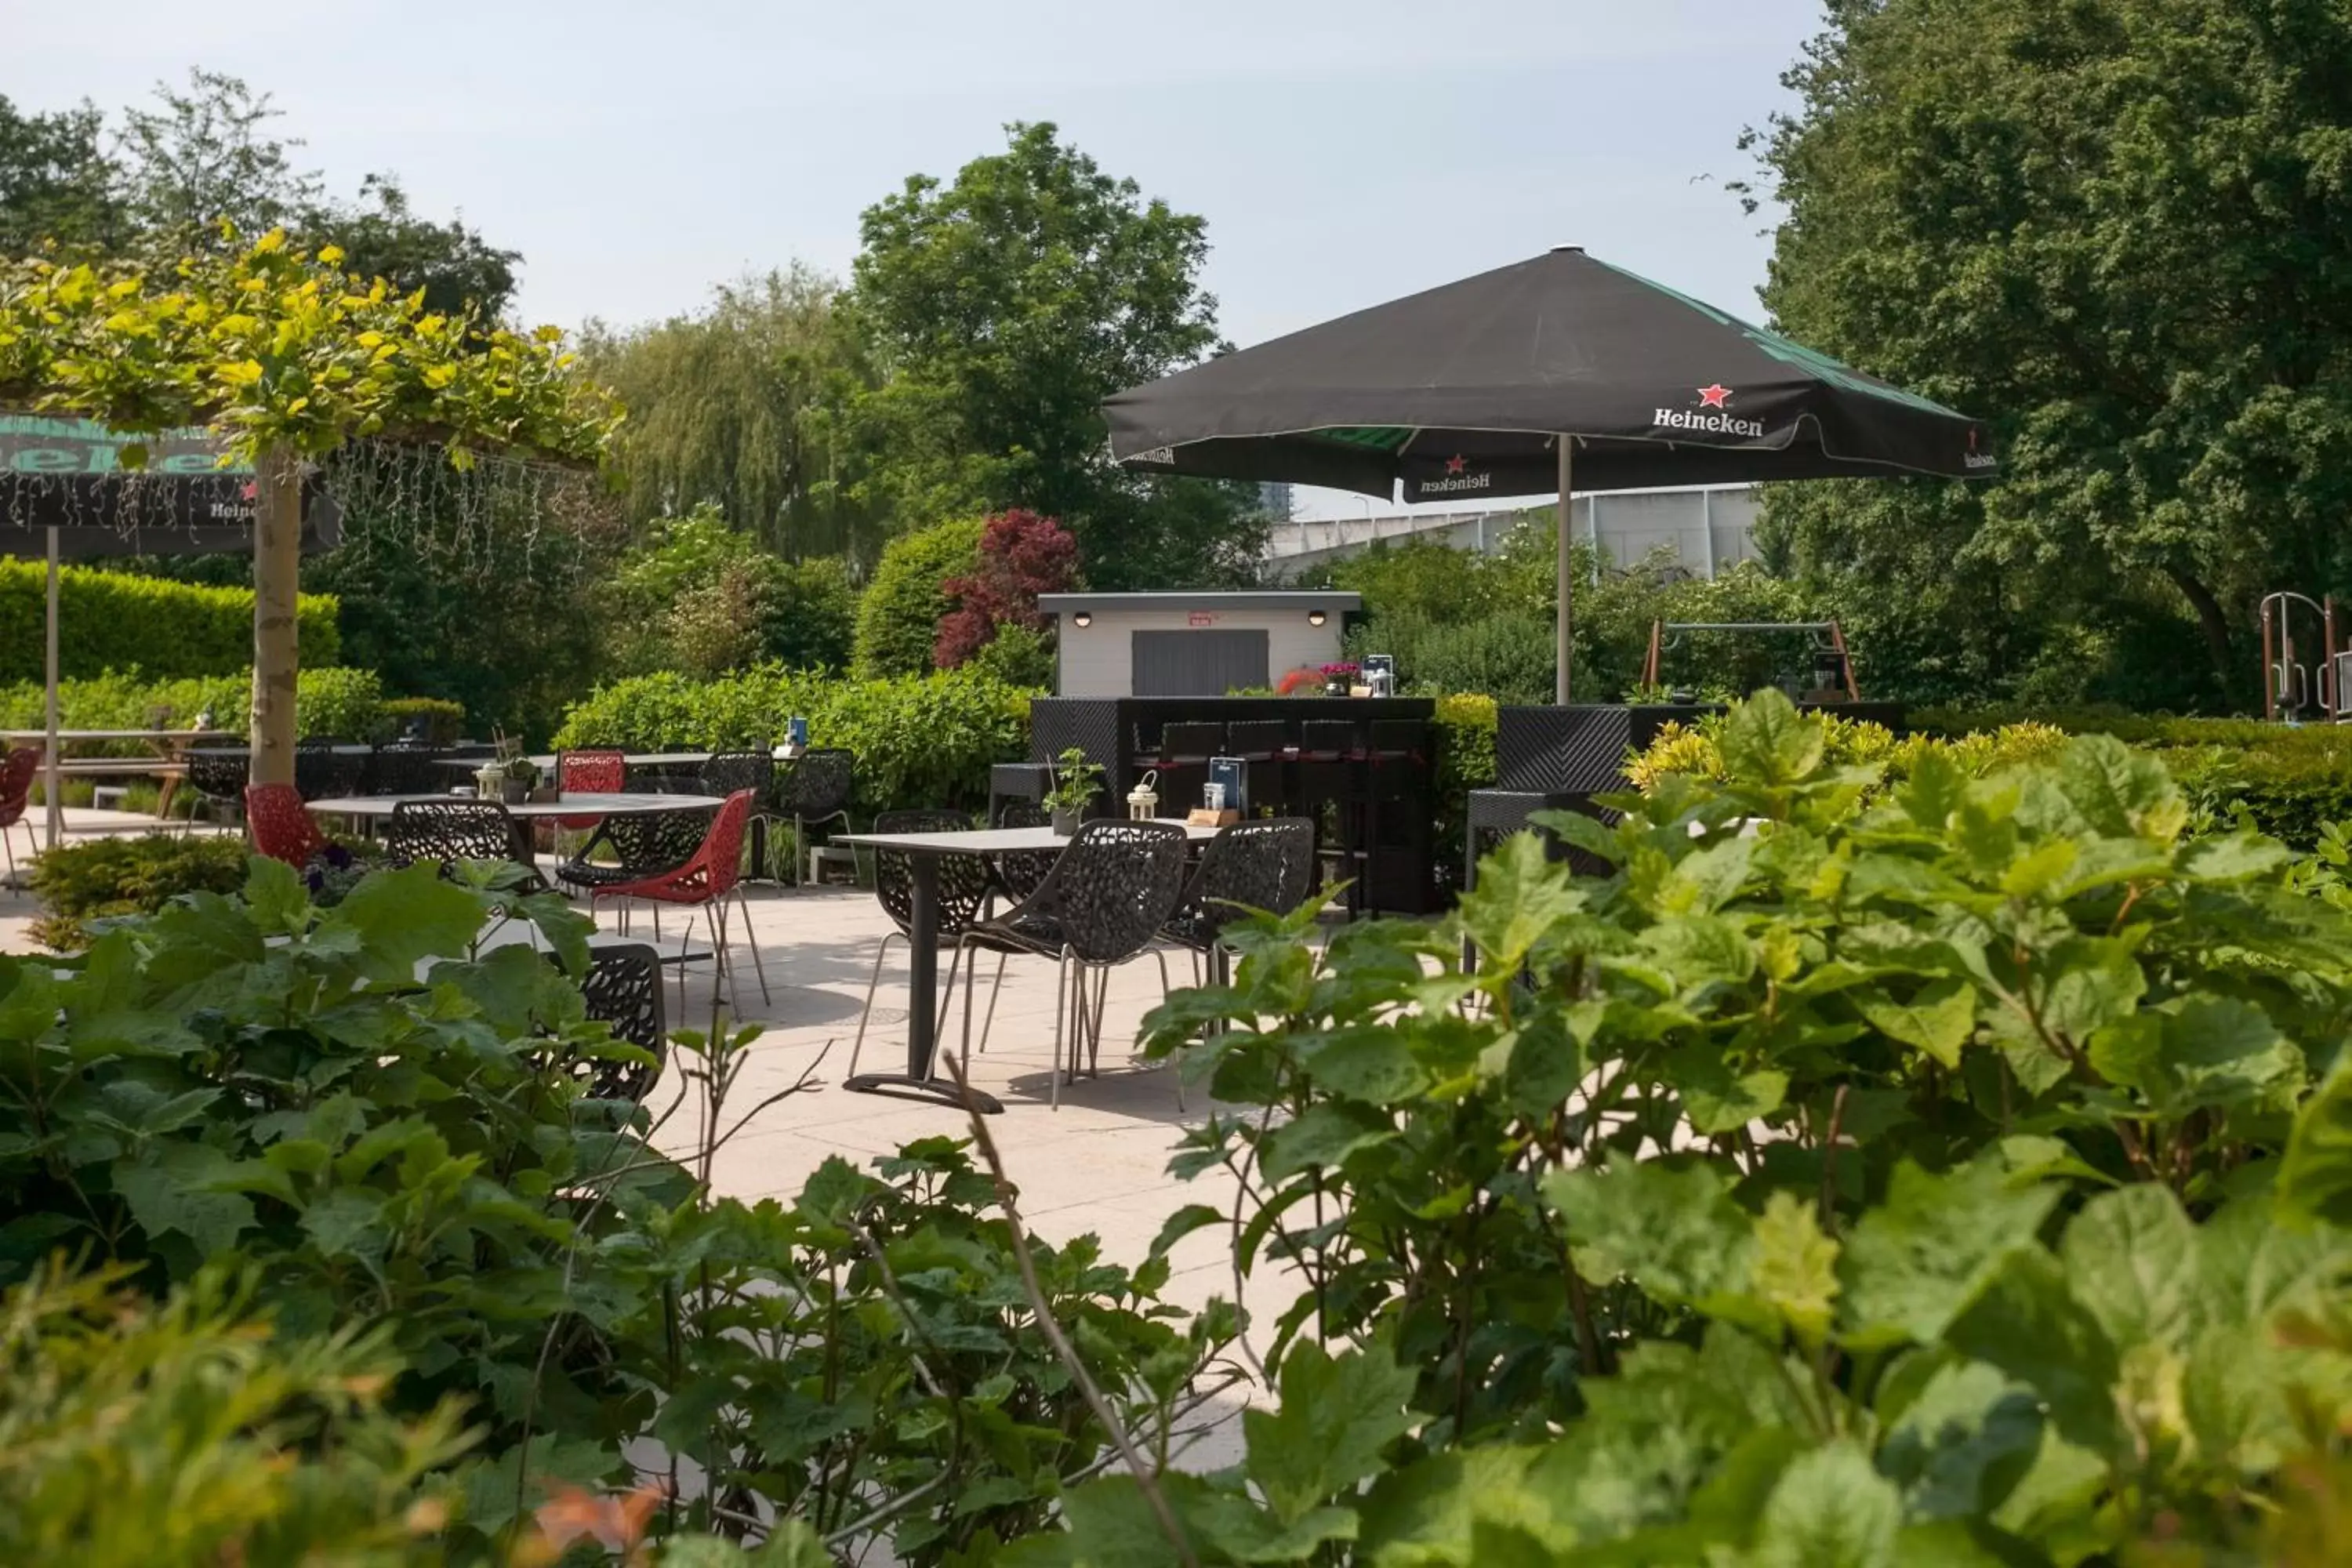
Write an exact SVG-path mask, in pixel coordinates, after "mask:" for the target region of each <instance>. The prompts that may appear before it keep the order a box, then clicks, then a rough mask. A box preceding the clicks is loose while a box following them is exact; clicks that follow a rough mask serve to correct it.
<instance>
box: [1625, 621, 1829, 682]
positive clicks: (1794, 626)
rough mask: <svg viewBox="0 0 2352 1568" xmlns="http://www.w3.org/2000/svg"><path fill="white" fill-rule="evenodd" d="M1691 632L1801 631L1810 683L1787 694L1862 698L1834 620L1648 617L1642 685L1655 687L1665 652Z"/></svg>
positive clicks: (1758, 633) (1748, 633)
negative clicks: (1806, 647)
mask: <svg viewBox="0 0 2352 1568" xmlns="http://www.w3.org/2000/svg"><path fill="white" fill-rule="evenodd" d="M1691 632H1733V633H1739V634H1742V635H1763V634H1768V633H1788V632H1803V633H1805V634H1807V635H1809V636H1810V637H1811V638H1812V645H1811V653H1812V685H1811V688H1809V689H1800V690H1792V691H1790V693H1789V695H1790V697H1792V698H1796V699H1798V700H1803V701H1810V702H1859V701H1861V700H1862V689H1861V688H1860V687H1858V686H1856V685H1855V684H1854V679H1853V658H1852V657H1850V656H1849V655H1848V654H1847V652H1846V647H1845V634H1844V633H1843V632H1842V631H1840V630H1839V629H1838V624H1837V623H1836V622H1835V621H1652V622H1651V623H1650V651H1649V653H1648V654H1647V655H1646V656H1645V657H1644V658H1643V660H1642V684H1643V687H1645V688H1647V689H1652V690H1655V689H1657V688H1658V686H1659V684H1660V683H1659V679H1658V669H1659V666H1660V664H1661V663H1662V662H1663V661H1664V656H1665V654H1666V653H1667V652H1668V650H1670V649H1671V648H1673V647H1675V644H1677V643H1678V642H1680V641H1681V640H1682V638H1683V637H1684V635H1685V634H1686V633H1691Z"/></svg>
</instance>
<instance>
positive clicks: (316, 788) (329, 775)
mask: <svg viewBox="0 0 2352 1568" xmlns="http://www.w3.org/2000/svg"><path fill="white" fill-rule="evenodd" d="M367 764H368V755H367V752H365V751H364V750H362V749H360V748H359V747H357V746H354V745H353V744H352V742H349V741H338V740H336V739H334V738H333V737H331V736H327V735H306V736H304V737H303V738H302V739H300V740H299V741H297V742H294V793H295V794H297V795H300V796H301V797H302V798H303V799H304V800H306V801H311V800H331V799H332V798H334V797H335V796H338V795H357V794H358V793H359V790H360V778H361V775H362V773H365V772H366V770H367Z"/></svg>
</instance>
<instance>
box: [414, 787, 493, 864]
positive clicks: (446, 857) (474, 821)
mask: <svg viewBox="0 0 2352 1568" xmlns="http://www.w3.org/2000/svg"><path fill="white" fill-rule="evenodd" d="M384 849H385V851H386V852H387V853H388V854H390V855H391V857H392V858H393V860H394V863H395V864H398V865H402V866H413V865H415V864H416V863H417V862H418V861H420V860H422V861H426V862H434V861H437V862H439V863H440V864H442V865H444V866H446V865H448V864H450V863H451V862H453V861H457V860H510V859H512V858H514V819H513V818H512V817H510V816H508V815H507V808H506V807H505V806H503V805H499V803H498V802H496V801H489V800H404V801H402V802H401V803H400V804H399V805H395V806H394V807H393V808H392V826H391V828H390V829H389V830H387V831H386V832H385V834H384Z"/></svg>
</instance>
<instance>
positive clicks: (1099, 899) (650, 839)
mask: <svg viewBox="0 0 2352 1568" xmlns="http://www.w3.org/2000/svg"><path fill="white" fill-rule="evenodd" d="M484 761H485V758H484V756H483V754H482V753H481V752H480V751H479V749H477V748H466V749H449V748H435V747H430V746H424V745H410V746H362V745H358V744H355V743H352V742H341V741H337V740H333V739H331V738H320V739H315V740H309V741H305V742H302V743H301V745H300V746H299V749H298V751H297V754H296V766H295V775H296V776H295V782H294V783H293V784H248V783H247V782H246V774H247V763H248V754H247V752H246V751H245V749H244V748H242V747H240V746H235V745H223V746H214V747H199V748H193V749H191V751H190V752H188V765H189V773H188V782H189V784H190V786H191V787H192V788H193V789H194V790H196V791H197V792H199V793H200V794H201V795H203V796H204V797H205V800H207V801H208V802H211V803H213V804H214V805H215V806H216V807H219V808H222V809H223V810H224V811H226V810H227V809H240V810H241V811H242V814H243V816H244V817H245V819H246V822H247V827H248V831H249V833H250V836H251V839H252V842H253V845H254V847H255V848H256V850H257V852H259V853H261V854H264V855H268V856H270V857H273V858H277V859H279V860H283V861H286V862H288V863H289V864H291V865H294V866H296V867H298V868H306V869H311V868H317V867H319V866H320V865H322V864H329V863H334V862H336V861H338V860H340V861H341V862H343V863H346V864H348V863H351V862H352V853H353V852H352V851H351V850H349V849H346V848H343V847H340V846H337V845H336V844H335V843H334V841H333V840H331V839H330V838H329V837H328V836H327V834H326V833H325V831H324V830H323V828H322V826H321V824H322V823H342V824H350V825H359V826H364V828H365V829H366V830H367V832H368V834H369V836H370V837H371V838H373V840H375V841H374V842H371V843H366V844H362V845H360V846H359V847H358V848H357V851H356V853H357V854H358V856H360V857H361V858H374V857H378V856H380V857H381V859H382V861H383V863H384V864H387V865H392V866H408V865H415V864H439V865H442V866H443V867H445V868H455V867H457V866H458V865H460V864H462V863H469V862H472V863H479V862H490V863H500V862H503V863H507V864H509V865H510V866H511V867H512V868H514V869H512V870H511V871H509V872H506V873H501V874H499V875H498V876H497V877H496V878H494V880H493V886H495V887H498V888H499V889H511V890H513V891H515V892H516V893H518V894H521V893H528V892H536V891H544V890H548V889H555V890H559V891H561V892H562V893H564V894H567V895H570V896H572V897H576V898H579V899H583V900H585V901H586V903H587V904H588V906H589V909H590V911H591V912H592V914H595V913H600V912H601V911H603V910H607V909H610V910H614V917H615V918H614V920H613V921H611V922H601V921H600V925H602V924H604V923H609V924H610V926H611V928H612V929H610V930H604V929H600V930H599V931H597V933H596V934H595V935H594V936H593V938H592V939H591V942H590V956H591V964H590V971H589V973H588V974H587V975H586V976H585V978H584V981H583V985H584V989H585V992H586V995H587V1001H588V1006H589V1013H590V1016H592V1017H601V1018H604V1019H605V1020H606V1021H607V1022H608V1023H610V1024H611V1025H612V1026H613V1027H614V1032H615V1034H616V1036H618V1037H622V1038H625V1039H627V1040H630V1041H631V1042H632V1043H634V1044H636V1045H639V1046H640V1047H644V1048H645V1049H646V1050H647V1051H649V1052H651V1053H653V1055H654V1056H655V1057H656V1058H659V1057H660V1055H661V1051H662V1043H663V1041H664V1040H665V1038H666V1037H667V1017H668V1009H667V1008H666V1007H665V1005H664V1004H663V998H662V991H663V984H662V982H663V979H664V976H665V973H668V974H671V975H674V976H675V978H676V983H677V994H678V998H679V1004H680V1005H681V1006H682V1005H683V1002H684V997H685V975H686V970H687V968H688V966H689V965H696V964H703V963H708V964H709V965H710V966H711V969H712V984H713V986H714V1001H715V1000H716V988H717V987H721V986H723V987H724V988H725V991H726V994H727V995H728V997H729V999H730V1002H731V1003H732V1005H733V1010H734V1011H735V1012H736V1013H737V1014H738V1015H739V1016H740V1014H741V1013H742V1012H743V1010H744V1009H743V998H742V996H741V994H740V989H739V981H738V976H737V973H736V969H735V965H734V963H733V962H732V961H731V959H730V936H731V934H732V933H733V932H734V931H738V930H740V940H741V941H742V942H743V943H744V945H745V946H746V947H747V948H748V949H749V951H750V956H751V967H752V972H753V975H754V978H755V980H756V983H757V984H758V986H759V989H760V992H761V1001H762V1002H763V1003H767V1002H771V1001H772V996H771V993H770V991H769V986H768V981H767V975H766V972H765V966H764V963H763V961H762V959H761V953H760V950H759V946H758V943H757V941H756V939H754V938H753V936H752V934H751V911H750V908H749V905H748V903H747V901H746V899H745V895H744V881H745V877H746V870H747V867H748V868H749V871H750V873H751V875H753V876H765V875H767V874H768V873H770V872H771V871H776V870H782V871H786V872H788V873H789V874H790V876H791V879H793V880H795V881H799V882H806V881H808V880H810V879H814V875H815V873H816V872H817V870H818V868H819V867H820V865H821V862H820V861H819V860H818V859H817V858H815V857H814V856H813V855H812V853H811V851H812V849H813V848H814V845H813V844H812V839H813V838H814V837H815V834H816V831H817V830H818V829H821V828H822V829H827V830H829V833H830V837H829V839H828V842H827V844H826V845H825V848H827V849H829V850H833V851H835V853H841V852H846V853H849V854H851V855H853V856H855V855H857V854H860V853H862V854H864V855H865V856H866V866H867V867H869V868H870V876H871V880H872V884H873V888H874V891H875V894H876V897H877V900H878V901H879V903H880V906H881V908H882V910H883V911H884V912H885V913H886V914H887V916H888V917H889V919H890V921H891V922H892V927H893V929H892V930H891V931H890V932H889V933H888V934H887V936H886V938H885V939H884V941H883V942H882V943H881V945H880V950H879V951H877V953H876V954H875V960H874V969H873V974H872V977H871V978H870V980H869V982H868V984H867V987H866V1002H865V1007H864V1010H863V1012H862V1013H861V1016H860V1019H859V1023H858V1028H857V1034H856V1040H855V1042H854V1043H853V1046H852V1050H851V1056H850V1060H849V1067H848V1073H847V1079H846V1082H845V1087H846V1088H848V1089H851V1090H853V1091H856V1092H871V1093H886V1094H898V1095H906V1096H913V1097H929V1098H938V1099H942V1100H951V1101H954V1102H956V1103H959V1104H961V1103H967V1102H968V1103H971V1104H972V1105H975V1106H977V1107H978V1108H980V1109H981V1110H987V1111H996V1110H1002V1106H1001V1104H1000V1103H999V1102H998V1101H997V1100H994V1099H993V1098H992V1097H991V1096H988V1095H986V1094H984V1093H981V1092H979V1091H977V1090H971V1091H967V1090H965V1089H962V1088H961V1087H959V1086H958V1085H956V1084H953V1083H950V1082H947V1081H945V1080H943V1079H940V1076H939V1072H938V1068H939V1046H940V1038H941V1036H942V1033H943V1025H944V1023H945V1021H946V1018H947V1016H948V1014H949V1011H950V1006H951V1005H952V1004H953V1002H954V1000H955V999H956V982H957V980H958V979H959V978H960V977H961V979H962V980H963V981H964V983H965V984H964V988H963V994H962V998H961V1000H962V1013H961V1018H960V1020H959V1022H958V1028H959V1029H960V1038H961V1045H962V1049H963V1053H964V1056H965V1058H966V1059H969V1057H970V1055H971V1053H972V1052H973V1051H975V1050H985V1049H986V1047H987V1040H988V1036H989V1033H990V1030H991V1028H992V1025H993V1023H994V1015H995V1003H996V997H997V994H998V992H999V990H1000V989H1001V987H1002V985H1003V977H1004V973H1005V970H1006V966H1007V964H1008V963H1010V962H1011V961H1013V960H1014V959H1016V958H1019V959H1030V960H1035V959H1046V960H1051V961H1053V962H1054V963H1056V965H1057V966H1058V970H1059V979H1060V985H1059V988H1058V992H1057V1001H1056V1010H1055V1063H1056V1068H1055V1074H1054V1078H1053V1085H1052V1092H1051V1102H1052V1103H1053V1104H1055V1106H1058V1105H1059V1103H1060V1094H1061V1089H1062V1085H1063V1083H1064V1082H1065V1080H1066V1079H1067V1078H1070V1077H1074V1076H1076V1074H1077V1073H1078V1072H1079V1071H1081V1070H1092V1068H1094V1067H1095V1066H1096V1064H1097V1060H1098V1058H1099V1055H1100V1051H1101V1045H1102V1026H1103V1013H1104V1004H1105V997H1106V990H1107V976H1108V973H1109V971H1110V970H1111V969H1113V968H1115V967H1117V966H1118V965H1119V964H1122V963H1129V962H1130V961H1133V960H1137V959H1140V958H1143V957H1145V956H1146V955H1150V956H1152V957H1154V958H1155V959H1156V960H1157V961H1158V963H1159V964H1160V976H1161V980H1162V984H1163V987H1164V986H1165V984H1167V982H1168V980H1169V971H1168V967H1167V957H1168V955H1169V954H1170V953H1171V952H1181V953H1184V954H1185V955H1187V958H1188V962H1189V963H1191V964H1192V966H1193V974H1194V977H1195V978H1196V979H1197V978H1198V977H1199V976H1200V975H1201V974H1202V972H1203V968H1204V966H1205V969H1206V971H1207V972H1208V973H1222V965H1223V952H1224V950H1223V945H1222V943H1221V941H1220V937H1221V934H1222V933H1223V931H1224V930H1225V928H1226V927H1227V926H1228V925H1229V924H1230V923H1231V922H1232V921H1234V920H1235V919H1237V918H1239V915H1240V913H1241V911H1242V910H1244V909H1271V910H1286V909H1289V908H1291V907H1293V906H1294V905H1296V904H1297V903H1298V902H1299V901H1300V900H1303V899H1305V898H1306V896H1307V893H1308V891H1309V890H1310V888H1311V886H1312V883H1313V880H1314V877H1315V873H1316V838H1317V829H1316V826H1315V825H1314V824H1312V823H1310V822H1307V821H1305V820H1302V819H1297V818H1288V819H1284V818H1263V817H1261V818H1258V819H1255V820H1244V821H1241V822H1237V823H1231V824H1226V825H1223V826H1196V825H1192V824H1189V823H1186V822H1182V821H1178V820H1142V821H1135V820H1115V819H1102V820H1096V821H1091V822H1087V823H1085V824H1084V825H1083V826H1079V827H1078V828H1077V830H1076V832H1075V834H1072V835H1068V836H1065V835H1062V834H1057V833H1056V832H1055V830H1054V829H1053V828H1052V827H1051V826H1048V825H1047V824H1046V823H1045V819H1044V814H1043V813H1042V812H1039V811H1035V810H1034V808H1031V807H1029V806H1028V805H1027V803H1024V802H1017V801H1016V802H1011V803H1007V804H1006V805H1004V806H1003V808H1001V810H1000V812H999V815H998V825H997V826H990V827H982V828H975V827H974V826H972V820H973V819H972V816H971V815H970V814H967V813H965V812H962V811H958V810H953V809H946V808H940V809H924V810H911V811H890V812H884V813H882V814H881V815H880V816H877V818H876V819H875V821H874V824H873V826H872V829H871V831H867V832H848V831H843V829H846V828H847V827H848V826H850V823H849V819H848V806H849V803H850V799H851V796H852V795H853V793H854V791H855V789H856V758H855V757H854V756H853V755H852V754H851V753H849V752H845V751H839V750H833V749H824V748H818V749H804V750H801V751H799V752H797V753H796V754H794V755H791V756H786V757H778V756H776V755H775V754H773V753H772V752H765V751H751V750H745V751H738V752H637V753H633V752H623V751H620V750H615V749H601V748H600V749H583V750H576V751H567V752H559V753H557V754H556V755H554V756H552V757H551V758H548V759H545V760H544V765H545V768H546V773H547V776H548V778H549V779H550V780H551V785H552V787H550V788H547V789H545V790H543V791H542V792H540V793H539V794H538V795H533V796H527V797H526V798H522V799H519V800H518V799H509V798H499V799H486V798H481V797H480V796H479V795H476V794H474V793H472V792H471V791H470V790H469V789H468V786H467V784H464V783H457V782H453V781H457V780H463V779H466V778H467V777H468V776H470V775H469V772H468V770H471V769H475V768H478V767H479V766H480V764H481V763H483V762H484ZM787 835H788V836H789V837H787ZM763 837H764V840H765V844H767V845H773V846H775V847H778V848H779V849H780V850H781V851H782V852H781V853H776V854H770V853H768V852H767V849H766V847H763V844H762V843H761V842H760V840H761V839H762V838H763ZM542 848H545V849H548V850H551V851H552V853H551V854H550V855H547V856H545V857H544V858H542V854H541V851H542ZM664 906H668V907H669V908H670V909H671V910H673V911H675V912H680V913H683V914H684V916H685V917H686V930H685V931H684V932H683V933H682V934H673V936H672V937H671V938H670V939H668V940H667V941H665V940H664V938H663V936H662V931H661V912H662V910H663V907H664ZM633 911H635V912H636V913H637V914H639V915H649V917H650V924H651V929H652V937H651V940H650V941H648V940H646V938H645V937H643V936H641V935H635V934H632V932H631V929H630V928H631V922H632V912H633ZM697 917H699V918H700V921H701V924H700V927H699V929H698V928H697V926H696V925H695V923H694V922H695V921H696V918H697ZM739 921H740V925H739V924H738V922H739ZM534 931H535V928H534V927H532V926H531V925H530V923H529V922H528V921H507V922H503V923H494V925H493V927H492V928H491V929H490V930H489V931H486V932H485V937H484V942H485V944H486V945H501V944H504V943H507V942H518V941H533V942H536V941H537V940H538V939H537V938H536V936H535V935H534V934H533V933H534ZM698 938H699V940H698ZM901 945H903V946H904V947H905V948H906V949H907V950H908V969H909V971H910V973H909V975H908V1007H907V1009H906V1012H907V1028H908V1042H907V1060H906V1068H905V1070H904V1071H903V1072H860V1071H859V1070H858V1065H859V1064H858V1058H859V1056H860V1054H862V1051H863V1048H864V1045H865V1037H866V1032H867V1026H868V1024H869V1023H870V1021H871V1019H872V1016H873V1010H874V1001H875V994H876V993H877V990H878V988H879V985H880V981H881V973H882V969H883V966H884V963H885V961H886V960H887V956H888V954H889V953H890V952H891V951H892V950H893V949H894V948H895V947H898V946H901ZM943 952H944V953H946V954H947V955H948V963H947V971H948V973H947V979H946V984H945V986H944V987H942V985H941V984H940V955H941V954H942V953H943ZM989 955H993V956H994V959H995V963H994V966H993V975H992V979H991V984H989V986H988V987H987V994H986V995H985V996H984V997H983V996H981V995H980V994H979V992H980V989H981V988H980V986H979V984H978V981H979V979H980V973H979V971H980V969H981V967H982V961H983V960H984V959H985V958H986V957H988V956H989ZM583 1072H587V1073H591V1074H593V1075H594V1076H595V1079H596V1084H597V1085H598V1086H601V1087H598V1088H597V1090H596V1091H597V1092H600V1093H601V1092H604V1091H605V1090H606V1089H614V1090H616V1091H618V1090H625V1091H627V1092H629V1093H630V1094H632V1095H641V1094H642V1093H644V1092H646V1091H648V1090H650V1089H651V1087H652V1084H653V1081H654V1078H655V1077H656V1076H657V1069H646V1070H639V1071H636V1072H634V1073H631V1072H622V1071H620V1070H619V1068H618V1067H617V1066H616V1064H614V1063H610V1062H603V1063H591V1064H583Z"/></svg>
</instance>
